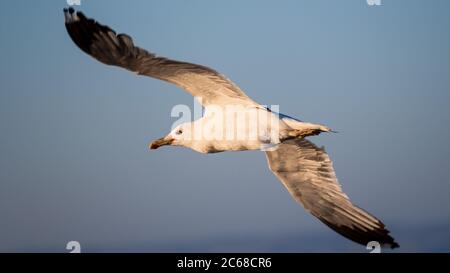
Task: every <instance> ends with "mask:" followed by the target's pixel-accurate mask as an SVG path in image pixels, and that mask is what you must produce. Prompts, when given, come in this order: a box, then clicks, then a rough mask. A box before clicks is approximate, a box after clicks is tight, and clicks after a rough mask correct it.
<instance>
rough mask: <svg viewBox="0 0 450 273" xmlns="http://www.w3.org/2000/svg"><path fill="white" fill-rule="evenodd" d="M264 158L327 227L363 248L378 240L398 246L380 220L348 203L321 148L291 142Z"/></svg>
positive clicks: (303, 141)
mask: <svg viewBox="0 0 450 273" xmlns="http://www.w3.org/2000/svg"><path fill="white" fill-rule="evenodd" d="M266 155H267V160H268V163H269V168H270V169H271V171H272V172H273V173H274V174H275V175H276V176H277V177H278V179H280V180H281V182H282V183H283V184H284V186H285V187H286V188H287V190H288V191H289V193H290V194H291V195H292V197H293V198H294V199H295V200H296V201H297V202H299V203H300V204H302V205H303V206H304V208H305V209H306V210H307V211H309V212H310V213H311V214H312V215H314V216H315V217H317V218H318V219H319V220H320V221H322V222H323V223H325V224H326V225H327V226H329V227H330V228H332V229H333V230H335V231H336V232H338V233H340V234H341V235H343V236H345V237H346V238H348V239H350V240H353V241H355V242H357V243H360V244H363V245H367V243H368V242H370V241H377V242H379V243H380V244H381V245H388V246H390V247H391V248H395V247H398V246H399V245H398V244H397V243H396V242H395V241H394V239H393V238H392V237H391V236H390V235H389V231H388V230H387V229H386V228H385V226H384V224H383V223H382V222H381V221H380V220H378V219H377V218H375V217H374V216H372V215H371V214H369V213H368V212H366V211H364V210H362V209H361V208H359V207H357V206H355V205H353V204H352V203H351V201H350V200H349V198H348V196H347V195H346V194H345V193H344V192H343V191H342V188H341V185H340V184H339V182H338V180H337V178H336V174H335V172H334V169H333V163H332V161H331V159H330V158H329V156H328V154H327V153H326V152H325V150H324V149H321V148H318V147H317V146H316V145H314V144H313V143H312V142H310V141H308V140H306V139H293V140H288V141H285V142H283V143H282V144H280V145H278V149H276V150H274V151H269V152H266Z"/></svg>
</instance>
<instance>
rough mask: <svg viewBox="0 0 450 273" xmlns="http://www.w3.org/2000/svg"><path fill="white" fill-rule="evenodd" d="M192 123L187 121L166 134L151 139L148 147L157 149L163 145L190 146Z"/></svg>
mask: <svg viewBox="0 0 450 273" xmlns="http://www.w3.org/2000/svg"><path fill="white" fill-rule="evenodd" d="M192 137H193V135H192V123H190V122H187V123H183V124H180V125H178V126H177V127H175V128H174V129H173V130H172V131H171V132H170V133H169V134H168V135H166V136H165V137H162V138H160V139H157V140H155V141H153V142H152V143H151V144H150V145H149V146H150V149H158V148H159V147H161V146H165V145H174V146H185V147H190V146H191V145H190V143H192Z"/></svg>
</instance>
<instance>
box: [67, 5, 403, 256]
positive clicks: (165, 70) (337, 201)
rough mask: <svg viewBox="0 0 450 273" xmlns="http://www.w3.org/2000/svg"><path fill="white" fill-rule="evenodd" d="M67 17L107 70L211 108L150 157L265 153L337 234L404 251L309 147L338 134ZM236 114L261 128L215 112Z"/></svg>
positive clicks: (79, 16)
mask: <svg viewBox="0 0 450 273" xmlns="http://www.w3.org/2000/svg"><path fill="white" fill-rule="evenodd" d="M64 16H65V25H66V29H67V32H68V33H69V35H70V37H71V38H72V40H73V42H74V43H75V44H76V45H77V46H78V47H79V48H80V49H81V50H83V51H84V52H85V53H87V54H89V55H90V56H92V57H93V58H95V59H97V60H98V61H100V62H102V63H104V64H107V65H113V66H119V67H122V68H125V69H127V70H130V71H132V72H134V73H136V74H138V75H145V76H149V77H153V78H156V79H159V80H163V81H166V82H169V83H172V84H175V85H177V86H178V87H180V88H182V89H184V90H185V91H187V92H188V93H190V94H191V95H192V96H194V97H195V98H197V99H198V100H199V101H200V103H201V104H202V106H203V107H204V109H205V111H204V115H203V117H201V118H200V119H197V120H195V121H193V122H187V123H183V124H180V125H178V126H176V127H175V128H174V129H173V130H172V131H171V132H170V133H169V134H167V135H166V136H165V137H162V138H160V139H158V140H155V141H153V142H152V143H151V144H150V145H149V146H150V148H151V149H156V148H159V147H161V146H164V145H172V146H184V147H187V148H191V149H193V150H195V151H197V152H201V153H217V152H223V151H242V150H263V151H265V153H266V157H267V161H268V164H269V168H270V170H271V171H272V172H273V173H274V174H275V176H276V177H277V178H278V179H279V180H280V181H281V182H282V183H283V185H284V186H285V187H286V189H287V190H288V192H289V193H290V194H291V196H292V197H293V198H294V199H295V201H297V202H298V203H300V204H302V205H303V207H304V208H305V209H306V210H307V211H309V212H310V213H311V214H312V215H314V216H315V217H317V218H318V219H319V220H320V221H322V222H323V223H324V224H326V225H327V226H329V227H330V228H331V229H333V230H334V231H336V232H338V233H339V234H341V235H343V236H345V237H346V238H348V239H350V240H352V241H355V242H357V243H360V244H363V245H367V244H368V243H369V242H371V241H376V242H378V243H380V244H381V245H382V246H388V247H391V248H395V247H398V246H399V245H398V244H397V243H396V242H395V241H394V239H393V238H392V237H391V236H390V235H389V231H388V230H387V229H386V228H385V226H384V224H383V223H382V222H381V221H380V220H379V219H377V218H376V217H374V216H372V215H371V214H369V213H368V212H366V211H364V210H362V209H361V208H359V207H357V206H355V205H354V204H353V203H352V202H351V201H350V200H349V198H348V197H347V195H346V194H345V193H344V192H343V191H342V189H341V186H340V184H339V182H338V180H337V178H336V174H335V172H334V169H333V164H332V161H331V159H330V158H329V156H328V154H327V153H326V152H325V150H324V149H323V148H319V147H317V146H316V145H314V144H313V143H312V142H310V141H309V140H306V137H309V136H313V135H318V134H320V133H322V132H332V131H331V130H330V129H329V128H328V127H326V126H323V125H320V124H313V123H307V122H302V121H300V120H298V119H295V118H292V117H289V116H287V115H283V114H278V113H276V112H275V111H271V110H270V109H268V108H267V107H264V106H262V105H260V104H258V103H256V102H255V101H253V100H252V99H251V98H249V97H248V96H247V95H246V94H245V93H244V92H243V91H242V90H241V89H240V88H239V87H238V86H237V85H235V84H234V83H233V82H232V81H230V80H229V79H228V78H226V77H225V76H224V75H223V74H220V73H219V72H217V71H215V70H213V69H211V68H209V67H206V66H202V65H197V64H193V63H188V62H181V61H175V60H170V59H167V58H163V57H158V56H156V55H155V54H153V53H150V52H148V51H146V50H145V49H142V48H140V47H137V46H135V45H134V43H133V41H132V39H131V37H130V36H128V35H126V34H116V32H115V31H114V30H112V29H111V28H109V27H108V26H105V25H101V24H100V23H98V22H96V21H95V20H93V19H90V18H87V17H86V16H85V15H84V14H83V13H82V12H75V11H74V9H72V8H69V9H64ZM229 106H235V108H236V109H239V110H238V111H237V112H238V114H242V115H240V117H241V118H239V119H240V120H241V121H242V120H243V119H244V120H245V121H247V122H253V123H254V124H255V125H256V126H255V127H249V126H247V127H245V128H241V127H236V126H231V124H230V121H225V122H223V120H224V119H223V115H219V114H217V113H218V112H217V111H216V110H217V108H225V107H229ZM252 114H256V115H252ZM261 117H264V118H261ZM211 124H212V125H211ZM198 128H201V129H200V130H199V129H198ZM218 128H220V129H221V131H220V130H219V129H218ZM255 128H256V129H255ZM232 130H233V131H232ZM198 132H200V133H198ZM239 132H244V135H245V137H236V133H239ZM218 135H219V136H224V135H227V136H232V137H217V136H218Z"/></svg>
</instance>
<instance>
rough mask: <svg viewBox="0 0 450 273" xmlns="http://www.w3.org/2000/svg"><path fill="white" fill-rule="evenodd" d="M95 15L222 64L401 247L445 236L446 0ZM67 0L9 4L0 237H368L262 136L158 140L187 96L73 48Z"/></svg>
mask: <svg viewBox="0 0 450 273" xmlns="http://www.w3.org/2000/svg"><path fill="white" fill-rule="evenodd" d="M81 1H82V5H81V7H79V9H81V10H82V11H84V12H85V14H86V15H88V16H90V17H94V18H95V19H97V20H99V21H100V22H102V23H104V24H107V25H109V26H111V27H112V28H114V29H116V30H117V31H118V32H125V33H128V34H130V35H131V36H132V37H134V40H135V42H136V44H138V45H140V46H141V47H144V48H147V49H149V50H151V51H152V52H156V53H158V54H160V55H163V56H168V57H171V58H174V59H179V60H185V61H191V62H195V63H200V64H204V65H208V66H210V67H213V68H215V69H217V70H219V71H221V72H222V73H224V74H226V75H227V76H228V77H229V78H231V79H233V81H234V82H236V83H237V84H238V85H240V86H241V87H242V89H243V90H245V91H246V92H247V94H248V95H249V96H251V97H252V98H254V99H255V100H256V101H258V102H260V103H262V104H279V105H280V110H281V112H283V113H286V114H289V115H292V116H296V117H298V118H301V119H303V120H307V121H312V122H319V123H323V124H326V125H328V126H330V127H331V128H333V129H335V130H337V131H339V132H340V133H339V134H330V135H322V136H319V137H314V139H313V140H314V141H315V142H316V143H317V144H320V145H325V146H326V148H327V151H328V152H329V154H330V155H331V157H332V158H333V159H334V161H335V168H336V172H337V175H338V177H339V178H340V181H341V183H342V184H343V188H344V190H345V191H346V192H347V194H348V195H349V196H350V197H351V199H352V200H353V201H354V202H355V203H356V204H358V205H359V206H361V207H363V208H365V209H366V210H368V211H369V212H371V213H373V214H375V215H376V216H378V217H379V218H381V219H382V220H383V221H384V222H385V223H386V225H387V226H388V228H389V229H390V230H391V232H392V235H393V236H394V237H395V238H396V240H397V241H398V242H399V243H400V245H401V248H400V251H405V252H406V251H420V252H422V251H423V252H429V251H449V250H450V198H449V194H450V183H449V182H450V181H449V178H448V177H449V170H450V159H449V155H450V143H449V140H450V126H449V125H450V107H449V106H448V103H449V100H450V90H449V89H450V88H449V87H450V77H449V71H450V54H449V48H450V33H449V26H450V16H449V12H450V1H445V0H440V1H439V0H436V1H425V0H421V1H418V0H417V1H412V0H408V1H406V0H404V1H393V0H382V6H375V7H370V6H368V5H367V4H366V1H364V0H353V1H331V0H330V1H324V0H320V1H318V0H314V1H313V0H311V1H277V2H275V1H237V0H236V1H193V0H191V1H181V0H180V1H167V0H164V1H163V0H160V1H112V0H104V1H97V0H96V1H92V0H81ZM65 6H66V3H65V1H63V0H61V1H23V0H21V1H5V2H2V7H1V9H0V34H1V37H2V38H1V43H0V46H1V50H0V60H1V63H0V84H1V85H0V86H1V90H0V132H1V134H0V222H1V224H0V251H2V252H3V251H27V252H30V251H54V252H66V250H65V245H66V243H67V242H68V241H71V240H76V241H79V242H80V243H81V247H82V251H84V252H91V251H92V252H94V251H150V252H157V251H168V252H172V251H205V252H207V251H232V252H233V251H257V252H268V251H281V252H291V251H292V252H297V251H300V252H303V251H305V252H306V251H314V252H330V251H331V252H334V251H337V252H342V251H357V252H366V250H365V248H364V247H362V246H359V245H356V244H354V243H352V242H350V241H348V240H346V239H344V238H342V237H340V236H339V235H337V234H336V233H334V232H333V231H331V230H330V229H328V228H327V227H326V226H324V225H323V224H321V223H320V222H319V221H318V220H316V219H315V218H313V217H312V216H310V215H309V214H308V213H307V212H305V211H304V210H303V208H302V207H300V206H299V205H298V204H296V203H295V202H294V201H293V200H292V199H291V198H290V196H289V194H288V193H287V191H286V190H285V189H284V188H283V187H282V185H281V184H280V182H278V181H277V179H276V178H275V177H274V176H273V175H272V174H271V173H270V171H269V170H268V168H267V166H266V159H265V156H264V154H263V153H261V152H240V153H221V154H212V155H203V154H198V153H195V152H193V151H191V150H188V149H183V148H170V147H169V148H166V149H160V150H156V151H149V150H148V149H147V143H148V142H150V141H151V140H153V139H155V138H158V137H161V136H162V135H164V134H166V133H167V132H168V130H169V129H170V127H171V124H172V122H174V121H175V120H176V119H175V118H172V117H171V116H170V111H171V109H172V107H173V106H174V105H177V104H187V105H189V106H192V105H193V100H192V98H191V97H190V95H188V94H187V93H183V92H181V91H180V90H179V89H178V88H177V87H175V86H172V85H169V84H167V83H164V82H160V81H157V80H154V79H150V78H146V77H136V76H135V75H133V74H132V73H129V72H126V71H124V70H121V69H119V68H113V67H107V66H105V65H103V64H100V63H98V62H96V61H95V60H93V59H92V58H90V57H89V56H87V55H85V54H84V53H83V52H81V51H80V50H79V49H78V48H77V47H76V46H75V45H74V44H73V43H72V41H71V40H70V38H69V36H68V35H67V33H66V30H65V27H64V21H63V13H62V8H63V7H65Z"/></svg>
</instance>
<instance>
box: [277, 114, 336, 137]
mask: <svg viewBox="0 0 450 273" xmlns="http://www.w3.org/2000/svg"><path fill="white" fill-rule="evenodd" d="M282 121H283V122H284V123H285V124H286V125H288V126H289V127H290V128H291V129H290V130H288V132H287V134H286V137H287V138H304V137H308V136H315V135H318V134H320V133H324V132H326V133H337V132H336V131H333V130H331V129H330V128H328V127H327V126H325V125H321V124H314V123H309V122H303V121H299V120H296V119H293V118H286V117H284V118H282Z"/></svg>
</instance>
